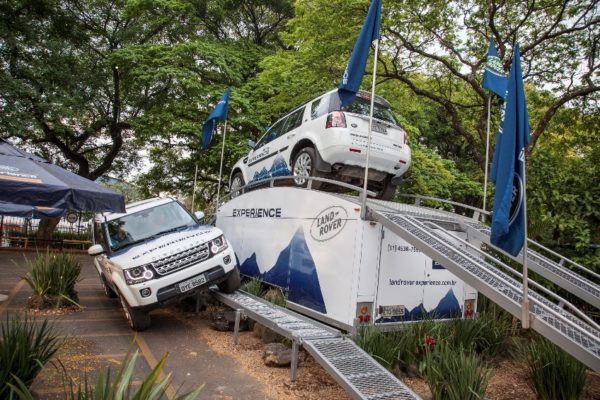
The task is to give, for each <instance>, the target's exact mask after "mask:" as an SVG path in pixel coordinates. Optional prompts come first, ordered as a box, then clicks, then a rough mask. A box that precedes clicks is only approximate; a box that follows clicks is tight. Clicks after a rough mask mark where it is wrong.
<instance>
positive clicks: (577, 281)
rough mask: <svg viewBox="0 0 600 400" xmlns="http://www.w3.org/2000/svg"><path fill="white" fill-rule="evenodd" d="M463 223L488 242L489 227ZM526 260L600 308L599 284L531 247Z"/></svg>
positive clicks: (554, 281)
mask: <svg viewBox="0 0 600 400" xmlns="http://www.w3.org/2000/svg"><path fill="white" fill-rule="evenodd" d="M463 225H464V226H465V227H466V228H467V231H469V232H472V233H475V234H477V236H478V237H479V238H480V239H482V240H483V241H484V242H485V243H488V244H489V243H490V228H489V227H488V226H486V225H483V224H480V223H477V222H466V223H463ZM521 254H522V253H521ZM519 257H522V256H519ZM527 261H528V265H529V268H530V269H531V270H532V271H534V272H536V273H538V274H540V275H541V276H543V277H544V278H546V279H548V280H550V281H551V282H553V283H555V284H557V285H559V286H560V287H562V288H563V289H565V290H567V291H568V292H570V293H572V294H574V295H575V296H577V297H579V298H580V299H582V300H584V301H586V302H587V303H589V304H591V305H593V306H594V307H596V308H600V285H598V284H596V283H594V282H592V281H591V280H589V279H587V278H585V277H583V276H581V275H579V274H577V273H576V272H573V271H571V270H570V269H568V268H565V267H564V266H562V265H560V264H559V263H557V262H555V261H554V260H551V259H549V258H548V257H545V256H543V255H542V254H540V253H538V252H536V251H534V250H532V249H528V251H527Z"/></svg>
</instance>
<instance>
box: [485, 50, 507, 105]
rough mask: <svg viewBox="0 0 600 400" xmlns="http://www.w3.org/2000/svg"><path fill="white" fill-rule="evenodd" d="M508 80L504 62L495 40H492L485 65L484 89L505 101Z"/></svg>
mask: <svg viewBox="0 0 600 400" xmlns="http://www.w3.org/2000/svg"><path fill="white" fill-rule="evenodd" d="M507 83H508V79H507V78H506V74H505V73H504V68H503V67H502V61H500V57H498V51H497V50H496V46H495V45H494V39H490V47H489V48H488V54H487V62H486V63H485V69H484V71H483V84H482V86H483V87H484V89H487V90H491V91H492V92H494V93H496V95H498V97H500V98H501V99H504V96H505V95H506V85H507Z"/></svg>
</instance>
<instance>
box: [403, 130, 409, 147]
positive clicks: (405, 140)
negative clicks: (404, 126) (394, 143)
mask: <svg viewBox="0 0 600 400" xmlns="http://www.w3.org/2000/svg"><path fill="white" fill-rule="evenodd" d="M403 132H404V144H408V132H406V131H403Z"/></svg>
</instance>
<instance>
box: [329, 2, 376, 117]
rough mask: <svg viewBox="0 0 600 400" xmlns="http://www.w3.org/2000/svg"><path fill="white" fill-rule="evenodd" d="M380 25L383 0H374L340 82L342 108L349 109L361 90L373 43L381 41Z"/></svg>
mask: <svg viewBox="0 0 600 400" xmlns="http://www.w3.org/2000/svg"><path fill="white" fill-rule="evenodd" d="M380 25H381V0H373V1H372V2H371V6H370V7H369V12H368V14H367V18H366V19H365V23H364V25H363V27H362V29H361V30H360V34H359V35H358V39H357V40H356V43H355V44H354V49H353V50H352V55H351V56H350V60H349V61H348V64H347V65H346V70H345V71H344V75H343V76H342V81H341V82H340V86H339V90H338V92H339V96H340V102H341V105H342V107H347V106H348V105H349V104H350V103H352V101H353V100H354V97H355V96H356V93H357V92H358V90H359V89H360V83H361V82H362V78H363V75H364V74H365V66H366V65H367V59H368V58H369V48H370V47H371V43H373V42H374V41H375V40H378V39H379V28H380Z"/></svg>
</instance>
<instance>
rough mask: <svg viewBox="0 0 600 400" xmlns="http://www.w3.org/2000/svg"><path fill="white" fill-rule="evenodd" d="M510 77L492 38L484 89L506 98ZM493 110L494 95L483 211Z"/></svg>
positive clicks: (487, 149)
mask: <svg viewBox="0 0 600 400" xmlns="http://www.w3.org/2000/svg"><path fill="white" fill-rule="evenodd" d="M507 83H508V79H507V77H506V74H505V73H504V68H503V67H502V61H501V60H500V57H498V50H496V45H495V44H494V39H490V45H489V47H488V53H487V61H486V64H485V69H484V72H483V84H482V86H483V87H484V89H488V90H491V91H492V92H493V93H495V94H496V95H497V96H498V97H500V98H501V99H504V96H505V95H506V85H507ZM491 112H492V97H491V96H488V99H487V134H486V141H485V177H484V182H483V211H485V209H486V208H485V206H486V201H487V186H488V185H487V181H488V166H489V157H490V115H491Z"/></svg>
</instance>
